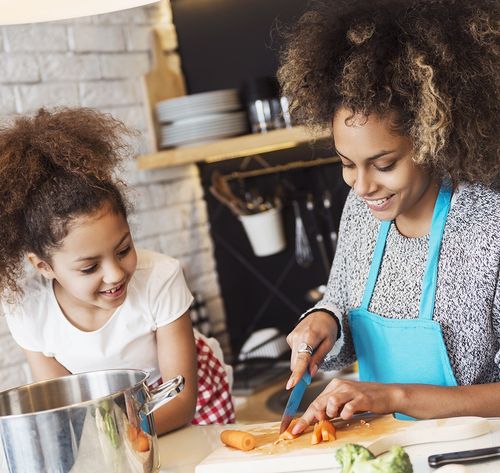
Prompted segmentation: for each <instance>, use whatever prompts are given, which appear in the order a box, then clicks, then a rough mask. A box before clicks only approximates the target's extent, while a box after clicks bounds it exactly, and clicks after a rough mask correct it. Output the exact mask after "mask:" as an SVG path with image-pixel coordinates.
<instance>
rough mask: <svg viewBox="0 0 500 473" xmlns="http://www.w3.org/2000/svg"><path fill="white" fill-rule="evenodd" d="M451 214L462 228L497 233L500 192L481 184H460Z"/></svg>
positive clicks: (499, 222)
mask: <svg viewBox="0 0 500 473" xmlns="http://www.w3.org/2000/svg"><path fill="white" fill-rule="evenodd" d="M451 214H452V216H453V217H454V219H455V221H457V222H458V223H459V224H460V226H461V228H462V229H466V230H468V231H473V232H474V231H481V232H487V233H492V234H495V235H499V232H498V229H499V228H500V192H498V191H497V190H495V189H493V188H490V187H486V186H484V185H482V184H468V183H464V184H461V185H460V186H459V188H458V196H457V199H456V202H455V203H454V205H453V207H452V211H451Z"/></svg>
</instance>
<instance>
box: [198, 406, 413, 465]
mask: <svg viewBox="0 0 500 473" xmlns="http://www.w3.org/2000/svg"><path fill="white" fill-rule="evenodd" d="M412 425H414V422H411V421H400V420H396V419H394V418H393V417H392V416H390V415H388V416H366V417H364V418H363V417H361V418H359V417H358V418H357V419H356V420H351V421H338V422H335V427H336V429H337V439H336V440H335V441H332V442H325V443H320V444H317V445H311V434H310V432H311V431H312V428H309V430H308V431H306V433H305V434H303V435H302V436H301V437H299V438H297V439H295V440H290V441H285V442H279V443H277V444H275V443H274V442H275V441H276V440H277V439H278V432H279V422H271V423H266V424H255V425H246V426H241V425H240V426H238V429H240V430H245V431H247V432H250V433H252V434H253V435H255V437H256V439H257V446H256V448H255V449H254V450H251V451H249V452H242V451H239V450H235V449H233V448H230V447H226V446H223V445H222V443H221V447H220V448H218V449H217V450H215V451H214V452H213V453H211V454H210V455H209V456H208V457H207V458H206V459H205V460H203V462H202V463H200V464H199V465H198V466H197V467H196V470H195V471H196V473H224V472H231V473H234V472H236V473H256V472H258V473H281V472H299V471H311V470H321V469H325V470H330V471H331V470H332V468H337V467H338V464H337V462H336V461H335V458H334V456H335V450H336V449H337V448H339V447H340V446H342V445H343V444H345V443H359V444H364V445H367V444H369V443H371V442H372V441H373V440H375V439H376V438H378V437H381V436H384V435H387V434H392V433H395V432H399V431H404V430H406V429H408V428H409V427H410V426H412Z"/></svg>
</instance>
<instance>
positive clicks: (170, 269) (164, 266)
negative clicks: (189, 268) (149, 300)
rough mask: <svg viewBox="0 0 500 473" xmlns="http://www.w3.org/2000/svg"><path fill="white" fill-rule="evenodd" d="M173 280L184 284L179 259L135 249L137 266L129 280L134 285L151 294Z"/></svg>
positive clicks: (170, 283)
mask: <svg viewBox="0 0 500 473" xmlns="http://www.w3.org/2000/svg"><path fill="white" fill-rule="evenodd" d="M174 282H176V284H179V283H184V284H185V282H184V276H183V272H182V266H181V263H180V261H179V260H177V259H175V258H172V257H171V256H168V255H165V254H162V253H157V252H155V251H151V250H145V249H138V250H137V268H136V270H135V273H134V276H133V278H132V281H131V284H132V285H133V286H134V287H136V288H137V289H138V290H139V291H140V292H143V293H144V294H146V293H147V294H150V295H153V294H155V293H157V292H158V291H162V290H163V289H164V288H165V287H171V286H172V285H173V284H174Z"/></svg>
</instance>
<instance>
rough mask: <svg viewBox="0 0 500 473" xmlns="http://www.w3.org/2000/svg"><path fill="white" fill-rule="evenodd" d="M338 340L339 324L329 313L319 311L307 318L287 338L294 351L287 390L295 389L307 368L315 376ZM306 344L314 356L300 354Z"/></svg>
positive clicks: (303, 352)
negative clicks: (301, 348)
mask: <svg viewBox="0 0 500 473" xmlns="http://www.w3.org/2000/svg"><path fill="white" fill-rule="evenodd" d="M336 340H337V322H336V321H335V319H334V318H333V317H332V316H331V315H330V314H329V313H328V312H323V311H321V310H318V311H315V312H313V313H311V314H309V315H308V316H307V317H305V318H304V319H303V320H302V321H301V322H300V323H299V324H298V325H297V326H296V327H295V329H294V330H293V331H292V332H291V333H290V334H289V335H288V337H286V341H287V342H288V345H290V348H291V349H292V356H291V360H290V368H291V370H292V374H291V375H290V378H289V379H288V382H287V384H286V389H291V388H293V387H294V386H295V385H296V384H297V382H298V381H299V380H300V378H301V377H302V375H303V374H304V372H305V371H306V369H307V368H309V372H310V373H311V376H314V375H315V374H316V373H317V371H318V368H319V366H320V364H321V363H322V361H323V359H324V358H325V355H326V354H327V353H329V352H330V350H331V349H332V348H333V345H334V343H335V342H336ZM304 343H305V344H307V345H309V347H311V348H312V349H313V350H314V352H313V354H312V355H310V354H309V353H307V352H306V351H302V352H299V349H300V347H301V346H303V345H304Z"/></svg>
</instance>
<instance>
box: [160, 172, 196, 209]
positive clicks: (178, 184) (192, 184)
mask: <svg viewBox="0 0 500 473" xmlns="http://www.w3.org/2000/svg"><path fill="white" fill-rule="evenodd" d="M165 194H166V196H167V205H174V204H178V203H182V202H192V201H194V200H201V199H203V188H202V187H201V183H200V180H199V178H198V176H196V177H195V176H193V178H191V179H181V180H178V181H175V182H173V183H172V184H168V185H167V184H166V185H165Z"/></svg>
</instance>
